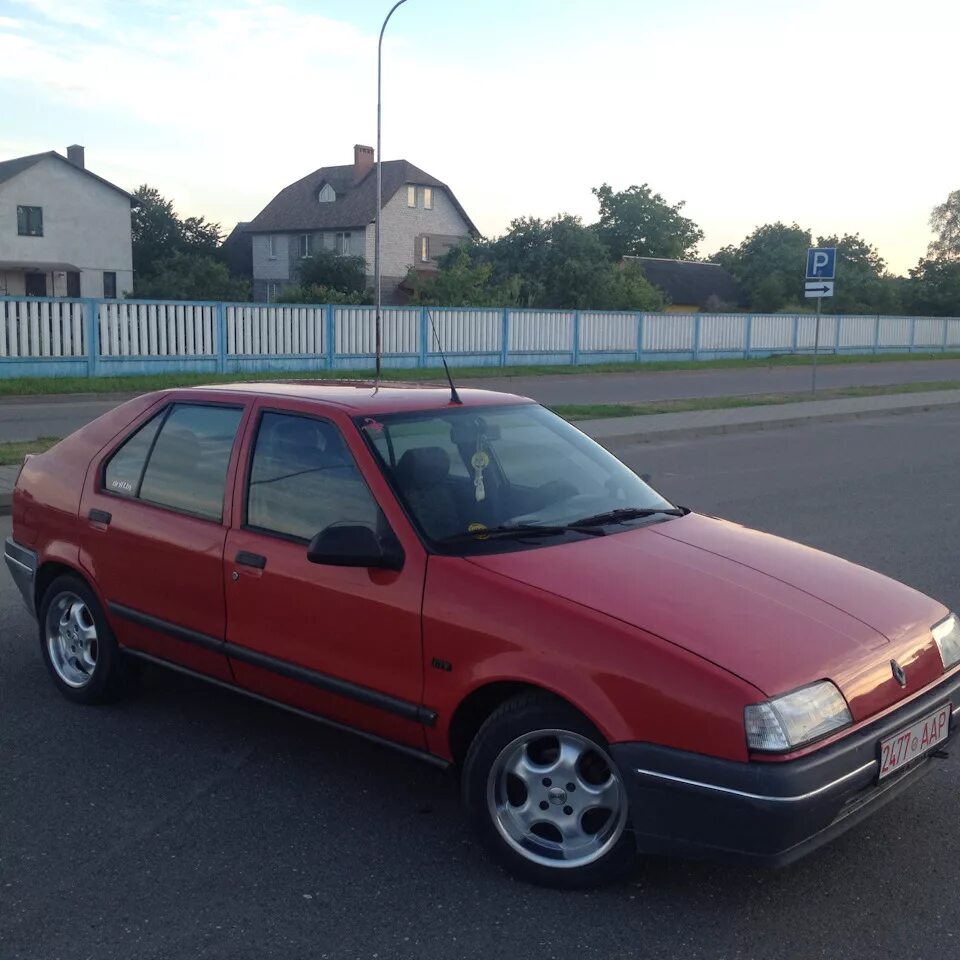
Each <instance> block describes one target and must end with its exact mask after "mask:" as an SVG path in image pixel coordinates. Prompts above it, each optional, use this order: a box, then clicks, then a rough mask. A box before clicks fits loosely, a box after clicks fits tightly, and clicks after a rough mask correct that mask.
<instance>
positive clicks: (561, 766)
mask: <svg viewBox="0 0 960 960" xmlns="http://www.w3.org/2000/svg"><path fill="white" fill-rule="evenodd" d="M463 797H464V803H465V806H466V808H467V812H468V815H469V817H470V820H471V822H472V825H473V827H474V828H475V830H476V831H477V832H478V834H479V836H480V838H481V839H482V840H483V842H484V843H485V845H486V846H487V848H488V849H489V850H490V851H491V853H492V854H493V855H494V856H495V857H496V858H497V859H498V860H499V862H500V863H502V864H503V865H504V866H505V867H506V868H507V869H508V870H510V871H511V872H512V873H515V874H517V875H518V876H520V877H522V878H523V879H526V880H530V881H532V882H534V883H540V884H545V885H548V886H555V887H589V886H596V885H599V884H601V883H605V882H608V881H610V880H612V879H614V878H615V877H617V876H618V875H620V874H621V873H623V872H624V871H625V870H626V869H627V868H628V867H629V866H630V865H631V864H632V863H633V862H634V845H633V838H632V834H631V832H630V830H629V820H628V813H629V811H628V804H627V794H626V790H625V789H624V785H623V778H622V777H621V775H620V771H619V770H618V768H617V766H616V764H615V763H614V761H613V759H612V758H611V757H610V755H609V753H608V751H607V746H606V744H605V742H604V740H603V738H602V736H601V735H600V733H599V732H598V731H597V730H596V729H595V728H594V727H593V725H592V724H591V723H590V722H589V721H588V720H586V718H584V717H583V716H582V715H581V714H579V713H577V711H575V710H574V709H573V708H571V707H570V706H568V705H567V704H565V703H563V702H562V701H560V700H557V699H556V698H554V697H551V696H549V695H546V694H540V693H531V694H524V695H521V696H519V697H516V698H514V699H512V700H509V701H508V702H507V703H504V704H503V705H502V706H501V707H499V708H498V709H497V710H496V711H494V713H493V714H491V716H490V717H489V718H488V719H487V721H486V723H484V725H483V726H482V727H481V729H480V731H479V732H478V734H477V736H476V737H475V739H474V741H473V743H472V744H471V746H470V750H469V752H468V754H467V759H466V763H465V764H464V769H463Z"/></svg>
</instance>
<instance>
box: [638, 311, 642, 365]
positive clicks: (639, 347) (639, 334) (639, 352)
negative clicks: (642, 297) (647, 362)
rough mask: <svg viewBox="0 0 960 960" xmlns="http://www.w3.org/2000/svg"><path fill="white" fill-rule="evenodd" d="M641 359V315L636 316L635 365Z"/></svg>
mask: <svg viewBox="0 0 960 960" xmlns="http://www.w3.org/2000/svg"><path fill="white" fill-rule="evenodd" d="M642 359H643V314H642V313H638V314H637V363H639V362H640V361H641V360H642Z"/></svg>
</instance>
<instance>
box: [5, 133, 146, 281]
mask: <svg viewBox="0 0 960 960" xmlns="http://www.w3.org/2000/svg"><path fill="white" fill-rule="evenodd" d="M135 203H136V200H135V199H134V198H133V197H132V196H131V195H130V194H129V193H127V192H126V191H125V190H121V189H120V188H119V187H116V186H114V185H113V184H112V183H109V182H108V181H106V180H104V179H103V178H102V177H98V176H97V175H96V174H95V173H91V171H89V170H87V169H86V167H85V165H84V151H83V147H81V146H79V145H77V144H74V145H73V146H70V147H67V156H66V157H64V156H62V155H61V154H59V153H57V152H56V151H53V150H51V151H49V152H47V153H37V154H33V155H32V156H29V157H17V158H15V159H13V160H5V161H2V162H0V296H3V295H8V296H22V295H24V294H26V295H28V296H29V295H32V296H41V297H44V296H45V297H108V298H110V297H122V296H123V295H124V294H125V293H127V292H129V291H131V290H132V289H133V246H132V242H131V237H130V208H131V206H132V205H134V204H135Z"/></svg>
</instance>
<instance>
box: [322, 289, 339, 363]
mask: <svg viewBox="0 0 960 960" xmlns="http://www.w3.org/2000/svg"><path fill="white" fill-rule="evenodd" d="M323 324H324V340H325V341H326V342H325V343H324V346H325V347H326V350H325V351H324V353H325V354H326V357H325V360H326V367H327V369H328V370H332V369H333V358H334V357H335V356H336V354H337V344H336V340H337V327H336V324H335V323H334V322H333V304H332V303H328V304H327V305H326V306H325V307H324V308H323Z"/></svg>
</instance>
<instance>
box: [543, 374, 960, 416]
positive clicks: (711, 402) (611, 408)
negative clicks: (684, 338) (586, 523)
mask: <svg viewBox="0 0 960 960" xmlns="http://www.w3.org/2000/svg"><path fill="white" fill-rule="evenodd" d="M938 390H960V380H942V381H936V382H934V383H896V384H888V385H886V386H877V387H840V388H838V389H836V390H818V391H817V393H816V395H814V394H811V393H757V394H748V395H746V396H732V397H690V398H688V399H683V400H650V401H647V402H644V403H589V404H577V403H564V404H556V405H553V406H551V407H550V409H551V410H553V412H554V413H557V414H559V415H560V416H561V417H563V418H564V419H566V420H600V419H604V418H608V417H647V416H652V415H654V414H657V413H689V412H691V411H694V410H726V409H729V408H731V407H767V406H775V405H776V404H784V403H804V402H806V401H809V400H840V399H844V398H847V397H881V396H887V395H893V394H899V393H927V392H931V393H932V392H934V391H938Z"/></svg>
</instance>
